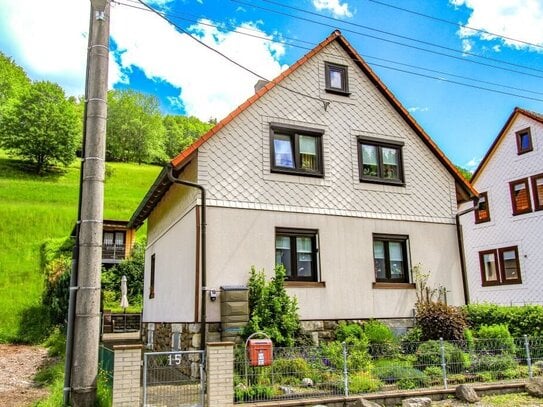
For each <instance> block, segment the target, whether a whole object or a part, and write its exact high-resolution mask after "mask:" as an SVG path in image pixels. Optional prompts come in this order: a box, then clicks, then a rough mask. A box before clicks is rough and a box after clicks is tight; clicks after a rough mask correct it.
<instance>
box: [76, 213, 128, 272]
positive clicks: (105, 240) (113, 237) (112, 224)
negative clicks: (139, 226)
mask: <svg viewBox="0 0 543 407" xmlns="http://www.w3.org/2000/svg"><path fill="white" fill-rule="evenodd" d="M75 233H76V228H75V227H74V229H73V230H72V237H73V238H75ZM135 242H136V228H130V227H128V222H127V221H124V220H110V219H104V222H103V233H102V265H103V266H105V267H111V266H112V265H114V264H117V263H120V262H121V261H123V260H124V259H125V258H127V257H129V256H130V252H131V251H132V249H133V248H134V243H135Z"/></svg>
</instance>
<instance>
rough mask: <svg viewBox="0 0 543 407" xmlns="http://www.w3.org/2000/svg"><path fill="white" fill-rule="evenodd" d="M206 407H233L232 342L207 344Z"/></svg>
mask: <svg viewBox="0 0 543 407" xmlns="http://www.w3.org/2000/svg"><path fill="white" fill-rule="evenodd" d="M206 364H207V406H208V407H233V405H234V342H208V343H207V357H206Z"/></svg>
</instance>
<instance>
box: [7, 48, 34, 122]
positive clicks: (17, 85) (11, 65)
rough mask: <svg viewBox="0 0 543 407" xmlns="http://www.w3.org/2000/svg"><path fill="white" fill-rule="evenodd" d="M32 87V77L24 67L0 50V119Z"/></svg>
mask: <svg viewBox="0 0 543 407" xmlns="http://www.w3.org/2000/svg"><path fill="white" fill-rule="evenodd" d="M29 87H30V79H28V77H27V76H26V73H25V71H24V70H23V68H21V67H20V66H18V65H17V64H15V62H14V61H13V60H12V59H11V58H8V57H7V56H5V55H4V54H2V53H1V52H0V119H1V118H2V111H3V110H5V109H7V108H8V107H9V106H10V105H11V104H12V103H13V102H15V101H17V100H18V99H19V97H20V96H21V95H22V94H23V93H24V92H25V91H26V90H27V89H28V88H29Z"/></svg>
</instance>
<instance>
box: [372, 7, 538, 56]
mask: <svg viewBox="0 0 543 407" xmlns="http://www.w3.org/2000/svg"><path fill="white" fill-rule="evenodd" d="M368 1H371V2H373V3H377V4H380V5H382V6H385V7H390V8H393V9H396V10H400V11H405V12H406V13H411V14H415V15H417V16H421V17H426V18H429V19H432V20H436V21H440V22H442V23H446V24H450V25H454V26H456V27H462V28H467V29H468V30H473V31H477V32H479V33H481V34H488V35H492V36H494V37H498V38H504V39H506V40H510V41H515V42H520V43H522V44H526V45H529V46H530V47H537V48H542V49H543V46H542V45H539V44H535V43H533V42H529V41H523V40H519V39H518V38H513V37H508V36H507V35H502V34H497V33H494V32H490V31H487V30H482V29H480V28H474V27H470V26H469V25H465V24H460V23H455V22H454V21H449V20H446V19H444V18H440V17H435V16H431V15H429V14H424V13H421V12H418V11H414V10H410V9H407V8H404V7H399V6H394V5H392V4H388V3H385V2H382V1H378V0H368Z"/></svg>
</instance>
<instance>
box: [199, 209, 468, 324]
mask: <svg viewBox="0 0 543 407" xmlns="http://www.w3.org/2000/svg"><path fill="white" fill-rule="evenodd" d="M208 215H209V216H208V229H207V230H208V243H209V251H208V255H209V257H208V274H207V283H208V286H209V287H212V288H217V289H219V288H220V287H221V286H222V285H237V284H246V283H247V280H248V277H249V270H250V268H251V266H253V265H254V266H255V267H256V268H257V269H259V270H260V269H262V268H263V269H264V270H266V272H267V274H268V275H269V276H270V277H271V276H272V275H273V268H274V262H275V257H274V256H275V228H276V227H290V228H306V229H317V230H318V239H319V243H320V248H319V259H320V281H322V282H324V283H325V287H303V288H299V287H296V288H291V287H289V288H288V292H289V293H290V294H292V295H295V296H296V297H297V298H298V301H299V306H300V316H301V318H302V319H342V318H346V319H358V318H393V317H409V316H411V315H412V309H413V306H414V303H415V299H416V295H415V290H414V289H412V288H410V289H407V288H404V289H388V288H372V284H373V282H374V281H375V273H374V265H373V233H386V234H397V235H407V236H409V252H410V253H409V254H410V256H409V258H410V263H411V266H414V265H416V264H417V263H421V264H422V265H423V269H424V270H426V271H430V272H431V279H430V282H429V284H430V285H431V286H433V287H437V286H439V285H442V286H444V287H446V288H447V289H448V291H449V292H448V301H449V303H450V304H455V305H460V304H462V303H463V291H462V281H461V276H460V273H459V272H458V270H459V269H460V266H459V256H458V248H457V245H456V228H455V226H454V225H446V224H432V223H424V222H396V221H392V220H376V219H362V218H351V217H342V216H331V215H316V214H295V213H286V212H274V211H255V210H245V209H231V208H217V207H214V208H210V210H209V213H208ZM454 248H456V250H455V251H454V250H453V249H454ZM411 281H413V280H411ZM287 284H288V283H287ZM219 303H220V301H216V302H215V303H212V304H209V303H208V312H209V313H208V315H209V317H208V318H209V320H210V321H211V320H218V319H219V315H220V309H219Z"/></svg>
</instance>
